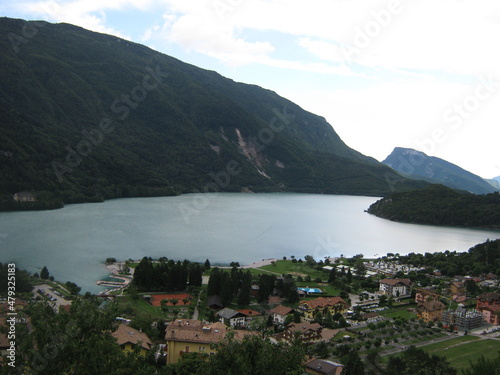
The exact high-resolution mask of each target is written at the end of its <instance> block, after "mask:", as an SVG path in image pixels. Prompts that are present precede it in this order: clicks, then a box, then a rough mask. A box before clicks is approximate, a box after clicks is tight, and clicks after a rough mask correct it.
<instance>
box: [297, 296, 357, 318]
mask: <svg viewBox="0 0 500 375" xmlns="http://www.w3.org/2000/svg"><path fill="white" fill-rule="evenodd" d="M348 307H349V305H348V304H347V302H345V301H344V300H343V299H342V298H340V297H328V298H326V297H318V298H316V299H313V300H310V301H303V302H301V303H300V305H299V307H298V308H299V309H300V310H301V311H302V312H303V313H304V319H305V320H306V321H311V320H313V319H314V317H315V316H316V314H317V313H318V312H321V313H322V314H323V315H325V314H326V313H327V311H329V312H330V314H331V315H335V314H336V313H340V314H345V313H346V312H347V309H348Z"/></svg>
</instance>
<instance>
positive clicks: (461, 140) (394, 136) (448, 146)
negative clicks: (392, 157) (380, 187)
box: [290, 80, 500, 177]
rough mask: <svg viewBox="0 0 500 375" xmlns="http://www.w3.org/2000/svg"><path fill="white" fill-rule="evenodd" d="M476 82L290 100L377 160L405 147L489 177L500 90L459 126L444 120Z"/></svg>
mask: <svg viewBox="0 0 500 375" xmlns="http://www.w3.org/2000/svg"><path fill="white" fill-rule="evenodd" d="M477 84H478V82H475V83H474V85H472V86H470V85H464V84H457V83H446V82H437V81H432V80H431V81H420V82H414V81H412V80H406V81H399V82H391V83H381V84H379V85H373V86H370V87H365V88H361V89H343V90H335V89H332V90H328V91H318V92H307V93H304V92H302V91H299V90H297V91H296V92H293V93H291V95H290V99H292V100H294V101H295V102H297V103H302V105H303V107H304V108H305V109H306V110H309V111H311V112H313V113H319V114H321V115H322V116H325V117H326V119H327V120H328V121H329V122H330V124H332V126H333V127H334V129H335V130H336V131H337V133H338V134H339V135H340V137H341V138H342V139H343V140H344V142H346V143H347V144H348V145H349V146H351V147H353V148H354V149H357V150H359V151H362V152H363V153H365V154H367V155H370V156H373V157H375V158H377V159H378V160H383V159H384V158H385V157H386V156H387V155H389V153H390V152H391V151H392V150H393V148H394V147H396V146H400V147H409V148H414V149H420V150H421V151H423V152H426V153H427V154H429V155H432V156H438V157H441V158H444V159H448V160H449V161H450V162H453V163H457V164H458V165H460V166H462V167H464V168H467V169H469V170H471V171H473V172H474V173H479V174H481V175H483V176H485V177H493V176H492V175H493V174H494V172H492V171H493V170H494V165H495V163H496V165H498V164H499V160H498V151H497V150H498V145H497V144H498V139H500V128H499V127H498V126H497V125H495V123H496V122H497V121H496V120H495V119H498V118H500V89H498V92H495V93H494V94H492V95H491V96H490V97H488V98H487V99H486V100H484V101H480V103H479V107H478V109H477V110H476V111H473V112H470V116H468V117H467V118H464V120H463V122H462V123H461V125H460V126H458V127H457V126H453V125H454V124H452V123H450V122H447V121H445V120H444V118H443V116H444V114H445V112H446V111H447V110H449V109H451V108H453V106H454V105H455V104H462V103H463V102H464V100H465V99H466V98H467V97H469V96H470V95H474V91H475V87H476V86H477ZM436 131H437V132H438V133H435V132H436ZM436 134H440V136H439V137H436ZM433 137H434V138H433Z"/></svg>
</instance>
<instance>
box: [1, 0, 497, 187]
mask: <svg viewBox="0 0 500 375" xmlns="http://www.w3.org/2000/svg"><path fill="white" fill-rule="evenodd" d="M0 16H7V17H13V18H22V19H26V20H46V21H49V22H67V23H71V24H74V25H78V26H81V27H84V28H86V29H89V30H93V31H97V32H102V33H106V34H111V35H116V36H118V37H122V38H125V39H128V40H131V41H134V42H137V43H141V44H144V45H146V46H149V47H151V48H153V49H155V50H157V51H160V52H162V53H165V54H168V55H170V56H173V57H176V58H178V59H180V60H182V61H184V62H188V63H190V64H193V65H196V66H199V67H201V68H205V69H210V70H215V71H217V72H219V73H220V74H222V75H223V76H226V77H228V78H231V79H233V80H235V81H239V82H245V83H251V84H257V85H259V86H262V87H265V88H267V89H271V90H273V91H275V92H277V93H278V94H279V95H281V96H283V97H285V98H288V99H290V100H292V101H293V102H295V103H296V104H298V105H299V106H301V107H302V108H304V109H305V110H308V111H310V112H313V113H315V114H317V115H320V116H323V117H325V118H326V120H327V121H328V122H329V123H330V124H331V125H332V126H333V128H334V129H335V131H336V132H337V133H338V134H339V136H340V137H341V138H342V139H343V141H344V142H345V143H346V144H347V145H349V146H350V147H352V148H354V149H356V150H358V151H360V152H362V153H363V154H365V155H369V156H372V157H374V158H376V159H377V160H379V161H382V160H383V159H385V158H386V157H387V156H388V155H389V154H390V153H391V152H392V150H393V149H394V147H408V148H414V149H417V150H420V151H422V152H425V153H426V154H428V155H430V156H437V157H440V158H443V159H445V160H447V161H449V162H452V163H455V164H457V165H459V166H460V167H462V168H464V169H466V170H468V171H470V172H473V173H475V174H478V175H480V176H481V177H484V178H492V177H495V176H500V153H499V151H498V150H499V146H498V145H499V143H500V126H499V123H500V2H499V1H498V0H310V1H307V2H306V1H303V0H302V1H298V0H161V1H160V0H16V1H12V0H9V1H6V0H0Z"/></svg>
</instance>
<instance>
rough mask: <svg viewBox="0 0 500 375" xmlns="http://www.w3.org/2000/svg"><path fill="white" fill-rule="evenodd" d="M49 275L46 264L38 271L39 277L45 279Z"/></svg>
mask: <svg viewBox="0 0 500 375" xmlns="http://www.w3.org/2000/svg"><path fill="white" fill-rule="evenodd" d="M49 277H50V274H49V270H48V269H47V266H43V268H42V270H41V271H40V279H43V280H47V279H48V278H49Z"/></svg>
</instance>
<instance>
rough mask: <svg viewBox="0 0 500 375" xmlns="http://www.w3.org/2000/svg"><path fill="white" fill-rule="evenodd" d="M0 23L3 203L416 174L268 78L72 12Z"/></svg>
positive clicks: (340, 189)
mask: <svg viewBox="0 0 500 375" xmlns="http://www.w3.org/2000/svg"><path fill="white" fill-rule="evenodd" d="M0 34H1V35H4V36H6V37H4V38H1V39H0V48H1V50H2V53H1V54H0V82H1V85H0V102H1V105H0V131H1V134H2V137H1V139H0V165H1V169H0V193H1V194H3V195H2V197H3V201H4V202H7V201H9V202H10V201H11V200H12V194H14V193H15V192H20V191H28V192H31V193H34V194H35V195H36V196H37V197H38V198H39V199H41V198H42V197H43V198H44V199H47V200H48V199H53V200H63V201H64V202H84V201H101V200H103V199H108V198H114V197H131V196H153V195H171V194H180V193H190V192H196V191H202V192H203V191H237V192H239V191H256V192H268V191H269V192H270V191H293V192H305V193H330V194H358V195H377V196H383V195H386V194H388V193H390V192H393V191H407V190H411V189H414V188H416V187H418V186H422V183H421V182H415V181H412V180H407V179H405V178H402V177H401V176H399V175H398V174H396V173H394V172H393V171H392V170H391V169H390V168H388V167H387V166H384V165H382V164H380V163H378V162H377V161H376V160H374V159H372V158H370V157H367V156H364V155H362V154H361V153H359V152H357V151H355V150H353V149H351V148H350V147H348V146H347V145H346V144H345V143H344V142H343V141H342V140H341V139H340V137H339V136H338V135H337V133H336V132H335V131H334V130H333V128H332V127H331V126H330V125H329V124H328V123H327V122H326V120H325V119H324V118H322V117H320V116H317V115H314V114H312V113H309V112H307V111H305V110H303V109H302V108H300V107H299V106H298V105H296V104H294V103H292V102H291V101H289V100H287V99H285V98H283V97H280V96H279V95H278V94H276V93H275V92H272V91H270V90H266V89H263V88H261V87H258V86H255V85H248V84H242V83H238V82H234V81H232V80H230V79H227V78H224V77H222V76H221V75H219V74H218V73H216V72H213V71H208V70H204V69H201V68H198V67H195V66H192V65H189V64H186V63H183V62H181V61H179V60H177V59H175V58H172V57H170V56H167V55H164V54H162V53H159V52H156V51H154V50H151V49H150V48H147V47H145V46H142V45H139V44H135V43H132V42H129V41H126V40H123V39H120V38H117V37H114V36H110V35H104V34H99V33H95V32H91V31H88V30H85V29H82V28H80V27H76V26H73V25H69V24H50V23H47V22H38V21H35V22H27V21H23V20H17V19H10V18H1V19H0Z"/></svg>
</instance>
